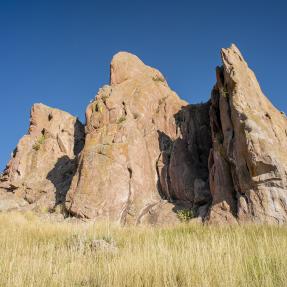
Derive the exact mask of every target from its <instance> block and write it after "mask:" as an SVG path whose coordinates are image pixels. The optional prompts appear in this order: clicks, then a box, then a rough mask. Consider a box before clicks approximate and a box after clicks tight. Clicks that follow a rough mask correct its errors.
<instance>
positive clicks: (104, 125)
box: [0, 45, 287, 225]
mask: <svg viewBox="0 0 287 287" xmlns="http://www.w3.org/2000/svg"><path fill="white" fill-rule="evenodd" d="M221 56H222V62H223V66H222V67H218V68H217V69H216V79H217V81H216V84H215V86H214V88H213V90H212V92H211V99H210V100H209V101H208V102H207V103H204V104H197V105H189V104H188V103H186V102H185V101H183V100H181V99H180V98H179V97H178V96H177V95H176V93H175V92H173V91H172V90H171V89H170V87H169V86H168V84H167V82H166V80H165V78H164V76H163V75H162V74H161V73H160V72H159V71H158V70H156V69H154V68H152V67H149V66H147V65H145V64H144V63H143V62H142V61H141V60H140V59H139V58H138V57H136V56H135V55H132V54H130V53H127V52H120V53H118V54H116V55H115V56H114V57H113V59H112V62H111V67H110V85H105V86H103V87H102V88H101V89H100V90H99V92H98V94H97V96H96V98H95V99H94V100H93V101H92V102H91V103H90V104H89V105H88V107H87V109H86V124H85V126H84V125H82V124H81V123H80V122H79V121H78V120H77V119H76V118H75V117H73V116H71V115H69V114H68V113H66V112H63V111H60V110H57V109H53V108H49V107H47V106H45V105H42V104H36V105H34V106H33V108H32V112H31V120H30V128H29V132H28V134H27V135H26V136H24V137H23V138H22V139H21V140H20V141H19V143H18V145H17V148H16V149H15V151H14V153H13V156H12V159H11V160H10V162H9V163H8V165H7V168H6V169H5V171H4V173H3V175H2V176H1V178H0V210H2V211H5V210H11V209H20V210H25V209H35V210H42V211H47V210H49V211H50V212H52V211H54V210H55V209H56V207H57V206H58V205H60V206H62V207H63V209H62V210H63V211H64V212H65V214H66V215H70V216H77V217H81V218H87V219H97V220H100V219H109V220H112V221H116V222H119V223H121V224H159V225H162V224H173V223H177V222H179V221H180V219H183V218H184V219H187V217H188V219H190V218H192V217H197V218H198V219H199V220H200V221H203V222H209V223H220V224H222V223H228V224H231V223H238V222H250V221H252V222H267V223H278V224H281V223H284V222H286V220H287V153H286V152H285V151H286V147H287V119H286V117H285V115H284V114H282V113H280V112H279V111H278V110H277V109H276V108H275V107H274V106H273V105H272V104H271V103H270V101H269V100H268V99H267V98H266V97H265V96H264V95H263V93H262V91H261V89H260V87H259V84H258V82H257V80H256V77H255V75H254V74H253V72H252V71H251V70H250V69H249V68H248V65H247V63H246V62H245V61H244V59H243V57H242V55H241V53H240V52H239V50H238V48H237V47H236V46H235V45H232V46H231V47H230V48H228V49H222V51H221Z"/></svg>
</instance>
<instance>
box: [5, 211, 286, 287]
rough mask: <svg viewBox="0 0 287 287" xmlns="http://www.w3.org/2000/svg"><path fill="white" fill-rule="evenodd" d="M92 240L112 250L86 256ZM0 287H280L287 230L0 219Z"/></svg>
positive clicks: (19, 216)
mask: <svg viewBox="0 0 287 287" xmlns="http://www.w3.org/2000/svg"><path fill="white" fill-rule="evenodd" d="M96 239H103V240H104V241H105V242H107V243H111V242H115V245H116V247H117V249H116V250H115V248H111V249H109V248H106V249H105V248H93V247H92V244H91V243H92V242H94V240H96ZM0 286H1V287H3V286H9V287H13V286H29V287H32V286H37V287H39V286H61V287H62V286H133V287H136V286H171V287H174V286H212V287H216V286H229V287H230V286H249V287H251V286H258V287H259V286H260V287H263V286H266V287H267V286H268V287H270V286H287V228H286V227H276V226H272V227H270V226H262V225H261V226H259V225H257V226H256V225H249V226H231V227H227V226H225V227H218V226H200V225H198V224H182V225H179V226H177V227H165V228H152V227H124V228H121V227H118V226H114V225H109V224H107V223H98V224H92V223H89V224H88V223H82V224H76V223H67V222H60V223H51V222H48V221H47V222H46V221H43V220H39V219H38V218H37V217H36V216H35V215H33V214H31V213H27V214H25V215H22V214H18V213H9V214H0Z"/></svg>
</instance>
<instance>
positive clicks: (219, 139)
mask: <svg viewBox="0 0 287 287" xmlns="http://www.w3.org/2000/svg"><path fill="white" fill-rule="evenodd" d="M221 55H222V61H223V67H221V68H217V83H216V85H215V87H214V89H213V92H212V99H211V101H212V107H211V110H210V117H211V129H212V139H213V148H212V152H211V154H210V159H209V169H210V175H209V177H210V189H211V193H212V196H213V203H212V208H211V211H210V220H214V221H220V222H222V221H225V220H226V221H227V222H232V221H234V220H235V219H237V220H240V221H246V220H252V221H256V222H268V223H283V222H286V220H287V185H286V184H287V153H286V148H287V119H286V117H285V115H283V114H282V113H281V112H279V111H278V110H277V109H276V108H275V107H274V106H273V105H272V104H271V103H270V101H269V100H268V99H267V98H266V97H265V96H264V94H263V93H262V91H261V89H260V86H259V84H258V82H257V80H256V77H255V75H254V73H253V72H252V71H251V70H250V69H249V67H248V65H247V63H246V62H245V61H244V59H243V57H242V55H241V53H240V51H239V50H238V48H237V47H236V46H235V45H232V46H231V47H230V48H229V49H222V51H221Z"/></svg>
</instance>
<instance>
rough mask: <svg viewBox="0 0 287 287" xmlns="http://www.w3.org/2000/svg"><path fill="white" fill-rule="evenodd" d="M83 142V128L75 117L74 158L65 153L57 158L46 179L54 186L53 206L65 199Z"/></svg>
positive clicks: (63, 201)
mask: <svg viewBox="0 0 287 287" xmlns="http://www.w3.org/2000/svg"><path fill="white" fill-rule="evenodd" d="M84 144H85V128H84V126H83V124H82V123H81V122H80V121H79V120H78V119H77V120H76V122H75V125H74V148H73V152H74V155H75V158H74V159H70V158H69V157H68V156H67V155H64V156H62V157H61V158H59V159H58V161H57V163H56V164H55V166H54V168H53V169H52V170H51V171H50V172H49V173H48V175H47V179H48V180H50V181H51V182H52V183H53V185H54V186H55V189H56V193H55V206H57V205H59V204H63V203H65V201H66V195H67V192H68V190H69V189H70V186H71V183H72V180H73V176H74V175H75V173H76V170H77V165H78V155H79V154H80V152H81V151H82V149H83V147H84Z"/></svg>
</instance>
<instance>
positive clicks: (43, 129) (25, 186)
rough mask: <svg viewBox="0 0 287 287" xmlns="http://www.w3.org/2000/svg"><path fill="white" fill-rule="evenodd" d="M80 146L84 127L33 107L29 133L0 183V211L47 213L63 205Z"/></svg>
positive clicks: (53, 111) (44, 108)
mask: <svg viewBox="0 0 287 287" xmlns="http://www.w3.org/2000/svg"><path fill="white" fill-rule="evenodd" d="M83 144H84V126H83V125H82V124H81V123H80V122H79V121H78V120H77V118H75V117H73V116H71V115H70V114H68V113H66V112H63V111H60V110H58V109H53V108H50V107H47V106H45V105H43V104H35V105H33V107H32V110H31V117H30V127H29V131H28V133H27V135H25V136H24V137H23V138H21V140H20V141H19V143H18V145H17V147H16V149H15V150H14V152H13V155H12V158H11V160H10V161H9V163H8V165H7V167H6V169H5V170H4V173H3V175H2V177H1V179H0V189H1V194H2V200H0V201H1V202H2V209H9V208H10V207H11V208H15V207H18V206H20V207H24V206H26V207H27V208H33V209H35V208H36V209H41V210H46V211H48V210H52V209H53V208H54V207H55V206H56V205H57V204H63V203H64V202H65V197H66V193H67V191H68V189H69V187H70V183H71V180H72V177H73V174H74V173H75V170H76V155H77V154H78V153H79V152H80V150H81V149H82V147H83ZM4 198H5V202H6V203H7V204H4ZM0 206H1V204H0Z"/></svg>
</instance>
